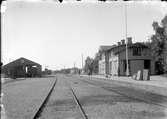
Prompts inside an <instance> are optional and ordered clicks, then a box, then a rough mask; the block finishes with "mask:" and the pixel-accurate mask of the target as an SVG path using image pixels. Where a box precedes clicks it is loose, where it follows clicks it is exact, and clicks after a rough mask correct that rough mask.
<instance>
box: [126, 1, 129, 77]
mask: <svg viewBox="0 0 167 119" xmlns="http://www.w3.org/2000/svg"><path fill="white" fill-rule="evenodd" d="M125 37H126V76H129V61H128V39H127V6H126V3H125Z"/></svg>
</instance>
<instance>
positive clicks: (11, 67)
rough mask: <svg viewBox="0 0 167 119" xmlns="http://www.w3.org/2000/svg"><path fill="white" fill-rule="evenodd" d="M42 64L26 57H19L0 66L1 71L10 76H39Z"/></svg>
mask: <svg viewBox="0 0 167 119" xmlns="http://www.w3.org/2000/svg"><path fill="white" fill-rule="evenodd" d="M41 70H42V66H41V65H40V64H38V63H36V62H33V61H31V60H28V59H26V58H23V57H22V58H19V59H17V60H15V61H12V62H10V63H8V64H6V65H4V66H3V67H2V72H3V73H4V74H5V75H6V76H8V77H11V78H20V77H40V76H41Z"/></svg>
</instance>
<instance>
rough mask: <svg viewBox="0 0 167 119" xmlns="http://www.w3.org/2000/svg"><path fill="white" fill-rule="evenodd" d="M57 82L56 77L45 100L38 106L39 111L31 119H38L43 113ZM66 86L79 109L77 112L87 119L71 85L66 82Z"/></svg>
mask: <svg viewBox="0 0 167 119" xmlns="http://www.w3.org/2000/svg"><path fill="white" fill-rule="evenodd" d="M57 80H58V78H57V77H56V80H55V82H54V84H53V85H52V87H51V89H50V91H49V93H48V95H47V96H46V98H45V99H44V101H43V102H42V104H41V105H40V107H39V109H38V110H37V112H36V113H35V115H34V116H33V119H38V118H39V117H40V116H41V114H42V112H43V109H44V108H45V106H46V104H47V103H48V100H49V98H50V96H51V94H52V92H53V89H54V87H55V85H56V83H57ZM66 84H67V86H68V88H69V90H70V92H71V95H72V97H73V99H74V101H75V103H76V105H77V107H78V108H79V111H80V113H81V115H82V117H83V119H88V117H87V115H86V113H85V111H84V109H83V107H82V105H81V103H80V101H79V99H78V98H77V95H76V94H75V92H74V90H73V88H72V87H71V85H70V84H69V83H68V82H66Z"/></svg>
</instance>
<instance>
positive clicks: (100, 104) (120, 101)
mask: <svg viewBox="0 0 167 119" xmlns="http://www.w3.org/2000/svg"><path fill="white" fill-rule="evenodd" d="M66 78H67V77H66ZM68 80H71V84H72V87H73V89H74V91H75V93H76V95H77V97H78V98H79V101H80V103H81V105H82V106H83V108H84V110H85V112H86V114H87V115H88V118H89V119H166V118H167V110H166V109H164V108H163V107H160V106H157V105H152V104H148V103H145V102H143V101H139V100H134V99H130V98H127V97H125V96H123V95H120V94H117V93H114V92H112V91H107V90H104V89H102V88H100V87H97V86H93V85H90V84H87V83H84V82H81V81H79V80H78V81H77V80H74V77H73V78H70V77H69V78H68ZM76 82H77V83H76Z"/></svg>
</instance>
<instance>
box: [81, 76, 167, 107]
mask: <svg viewBox="0 0 167 119" xmlns="http://www.w3.org/2000/svg"><path fill="white" fill-rule="evenodd" d="M81 81H83V82H85V83H88V84H90V85H94V86H98V87H100V88H103V89H104V90H109V91H112V92H115V93H117V94H119V95H122V96H125V97H127V98H130V99H133V100H138V101H143V102H146V103H149V104H153V105H158V106H161V107H163V108H167V106H166V105H162V104H159V103H154V102H152V101H148V100H145V99H140V98H137V97H133V96H129V95H126V94H124V93H122V92H121V91H117V90H116V89H112V88H111V87H109V86H101V85H98V84H95V83H94V82H90V81H86V80H82V79H81Z"/></svg>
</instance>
